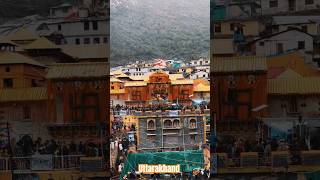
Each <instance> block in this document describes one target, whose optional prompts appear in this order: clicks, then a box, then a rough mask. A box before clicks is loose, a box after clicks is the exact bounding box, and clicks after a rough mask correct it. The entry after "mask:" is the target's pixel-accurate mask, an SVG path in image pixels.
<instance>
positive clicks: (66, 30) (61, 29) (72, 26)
mask: <svg viewBox="0 0 320 180" xmlns="http://www.w3.org/2000/svg"><path fill="white" fill-rule="evenodd" d="M108 21H109V20H108V19H107V18H79V19H76V20H48V21H47V22H46V24H47V26H48V28H49V29H50V30H52V31H54V32H56V33H58V34H61V35H63V37H64V40H65V42H61V44H63V43H65V44H78V45H79V44H102V43H104V44H109V38H108V37H109V26H108V24H109V22H108Z"/></svg>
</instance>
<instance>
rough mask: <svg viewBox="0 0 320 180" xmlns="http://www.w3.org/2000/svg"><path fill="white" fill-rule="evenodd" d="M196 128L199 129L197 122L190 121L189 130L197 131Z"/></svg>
mask: <svg viewBox="0 0 320 180" xmlns="http://www.w3.org/2000/svg"><path fill="white" fill-rule="evenodd" d="M196 128H197V121H196V120H195V119H190V121H189V129H196Z"/></svg>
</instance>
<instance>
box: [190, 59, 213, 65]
mask: <svg viewBox="0 0 320 180" xmlns="http://www.w3.org/2000/svg"><path fill="white" fill-rule="evenodd" d="M190 66H210V60H209V59H204V58H200V59H198V60H191V62H190Z"/></svg>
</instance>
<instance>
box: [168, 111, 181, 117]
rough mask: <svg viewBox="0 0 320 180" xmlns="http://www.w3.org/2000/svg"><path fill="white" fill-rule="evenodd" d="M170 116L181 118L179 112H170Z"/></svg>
mask: <svg viewBox="0 0 320 180" xmlns="http://www.w3.org/2000/svg"><path fill="white" fill-rule="evenodd" d="M169 116H170V117H172V116H179V111H169Z"/></svg>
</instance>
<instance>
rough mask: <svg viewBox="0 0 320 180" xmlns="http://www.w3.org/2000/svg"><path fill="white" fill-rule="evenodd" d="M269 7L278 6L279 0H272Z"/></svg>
mask: <svg viewBox="0 0 320 180" xmlns="http://www.w3.org/2000/svg"><path fill="white" fill-rule="evenodd" d="M269 7H270V8H274V7H278V0H270V1H269Z"/></svg>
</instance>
